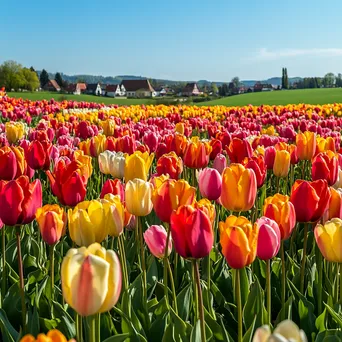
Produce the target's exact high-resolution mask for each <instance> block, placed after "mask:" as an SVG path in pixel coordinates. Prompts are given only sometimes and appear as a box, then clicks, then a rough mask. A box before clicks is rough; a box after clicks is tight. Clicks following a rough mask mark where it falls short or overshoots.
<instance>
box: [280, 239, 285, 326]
mask: <svg viewBox="0 0 342 342" xmlns="http://www.w3.org/2000/svg"><path fill="white" fill-rule="evenodd" d="M280 255H281V302H282V312H281V319H282V321H283V320H284V319H285V317H286V315H285V304H286V271H285V251H284V241H281V247H280Z"/></svg>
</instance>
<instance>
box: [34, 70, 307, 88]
mask: <svg viewBox="0 0 342 342" xmlns="http://www.w3.org/2000/svg"><path fill="white" fill-rule="evenodd" d="M37 73H38V75H40V71H37ZM61 75H62V78H63V79H64V80H65V81H67V82H69V83H76V82H80V81H82V82H86V83H104V84H119V83H120V82H121V81H122V80H139V79H145V78H148V79H150V80H152V83H153V84H159V85H169V86H172V85H175V84H180V83H187V82H194V81H172V80H166V79H154V78H150V77H144V76H135V75H117V76H94V75H66V74H63V73H61ZM49 77H50V79H53V78H54V77H55V74H53V73H49ZM301 79H302V78H301V77H292V78H289V82H290V84H291V83H294V82H298V81H299V80H301ZM229 82H230V81H218V82H216V81H214V83H216V85H217V86H221V85H222V84H223V83H229ZM257 82H261V83H270V84H274V85H281V77H272V78H269V79H267V80H242V81H241V83H243V84H244V85H245V86H246V87H253V86H254V84H255V83H257ZM211 83H213V81H208V80H199V81H197V84H198V85H199V86H200V87H205V86H210V85H211Z"/></svg>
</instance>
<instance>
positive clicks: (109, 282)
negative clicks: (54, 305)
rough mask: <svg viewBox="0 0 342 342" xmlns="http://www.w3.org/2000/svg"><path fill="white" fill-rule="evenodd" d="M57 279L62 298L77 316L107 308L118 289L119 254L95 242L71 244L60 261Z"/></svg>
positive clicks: (118, 292)
mask: <svg viewBox="0 0 342 342" xmlns="http://www.w3.org/2000/svg"><path fill="white" fill-rule="evenodd" d="M61 280H62V291H63V297H64V299H65V301H66V302H67V303H68V304H69V305H70V306H71V307H72V308H73V309H74V310H75V311H76V312H77V313H79V314H80V315H81V316H90V315H94V314H96V313H102V312H106V311H109V310H110V309H111V308H112V307H113V306H114V305H115V304H116V302H117V301H118V299H119V296H120V291H121V283H122V274H121V265H120V261H119V258H118V256H117V255H116V253H115V252H114V251H113V250H106V249H105V248H103V247H101V245H100V244H98V243H94V244H92V245H90V246H89V247H88V248H86V247H81V248H78V249H76V248H71V249H69V251H68V253H67V254H66V256H65V257H64V259H63V262H62V267H61Z"/></svg>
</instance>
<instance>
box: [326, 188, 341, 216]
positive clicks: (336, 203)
mask: <svg viewBox="0 0 342 342" xmlns="http://www.w3.org/2000/svg"><path fill="white" fill-rule="evenodd" d="M330 194H331V200H330V202H329V206H328V209H327V211H326V212H325V214H324V220H323V222H325V221H327V220H331V219H333V218H340V219H342V189H337V190H335V189H334V188H332V187H331V188H330Z"/></svg>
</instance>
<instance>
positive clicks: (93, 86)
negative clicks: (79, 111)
mask: <svg viewBox="0 0 342 342" xmlns="http://www.w3.org/2000/svg"><path fill="white" fill-rule="evenodd" d="M85 93H86V94H90V95H102V89H101V85H100V83H89V84H87V89H86V91H85Z"/></svg>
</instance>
